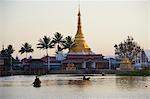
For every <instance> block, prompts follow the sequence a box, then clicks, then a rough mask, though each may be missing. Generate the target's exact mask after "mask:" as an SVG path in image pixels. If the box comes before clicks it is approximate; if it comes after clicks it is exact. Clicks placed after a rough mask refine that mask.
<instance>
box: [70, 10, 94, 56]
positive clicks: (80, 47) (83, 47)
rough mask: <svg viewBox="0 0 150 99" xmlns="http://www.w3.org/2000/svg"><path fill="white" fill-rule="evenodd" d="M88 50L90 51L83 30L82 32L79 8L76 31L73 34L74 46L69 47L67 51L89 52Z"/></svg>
mask: <svg viewBox="0 0 150 99" xmlns="http://www.w3.org/2000/svg"><path fill="white" fill-rule="evenodd" d="M90 52H92V51H91V49H90V48H89V46H88V44H87V43H86V41H85V38H84V35H83V32H82V28H81V13H80V9H79V12H78V25H77V33H76V35H75V46H74V47H72V48H71V49H70V51H69V53H90Z"/></svg>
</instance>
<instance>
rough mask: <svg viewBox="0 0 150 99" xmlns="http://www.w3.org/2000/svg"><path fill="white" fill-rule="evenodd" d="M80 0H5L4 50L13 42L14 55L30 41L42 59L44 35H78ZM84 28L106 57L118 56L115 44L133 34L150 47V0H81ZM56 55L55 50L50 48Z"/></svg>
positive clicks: (0, 30) (0, 33) (0, 19)
mask: <svg viewBox="0 0 150 99" xmlns="http://www.w3.org/2000/svg"><path fill="white" fill-rule="evenodd" d="M78 4H79V1H78V0H77V1H75V0H73V1H52V0H44V1H42V0H27V1H25V0H20V1H19V0H1V1H0V49H2V45H3V44H4V45H5V48H6V47H7V46H8V45H9V44H12V45H13V47H14V49H15V52H14V54H13V56H16V55H17V56H19V57H25V55H20V53H18V51H19V49H20V47H21V45H22V44H23V43H25V42H28V43H30V44H31V45H32V47H33V49H34V52H33V53H32V54H30V55H32V56H33V58H39V57H42V56H44V55H45V50H39V49H37V48H36V44H37V43H38V40H39V39H40V38H43V36H44V35H47V36H50V37H53V34H54V33H55V32H59V33H62V34H63V35H64V37H66V36H68V35H70V36H72V37H74V36H75V34H76V30H77V13H78ZM80 8H81V21H82V30H83V33H84V36H85V39H86V41H87V42H88V45H89V47H90V48H91V49H92V51H93V52H95V53H99V54H103V55H104V56H110V55H114V48H113V46H114V45H115V44H119V43H120V42H121V41H124V40H125V39H126V38H127V36H128V35H129V36H132V37H133V38H134V41H135V42H137V43H138V44H139V45H140V46H141V47H142V48H144V49H146V50H150V44H149V42H150V1H149V0H127V1H125V0H123V1H122V0H107V1H104V0H100V1H90V0H89V1H82V0H81V1H80ZM49 54H51V55H54V49H53V50H49Z"/></svg>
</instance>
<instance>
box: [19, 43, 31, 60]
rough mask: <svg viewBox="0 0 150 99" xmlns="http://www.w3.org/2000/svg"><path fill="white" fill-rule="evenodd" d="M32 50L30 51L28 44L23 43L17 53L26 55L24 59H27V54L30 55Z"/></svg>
mask: <svg viewBox="0 0 150 99" xmlns="http://www.w3.org/2000/svg"><path fill="white" fill-rule="evenodd" d="M33 51H34V50H33V49H32V45H30V44H29V43H27V42H26V43H24V44H22V47H21V49H20V50H19V53H21V54H23V53H26V58H27V53H31V52H33Z"/></svg>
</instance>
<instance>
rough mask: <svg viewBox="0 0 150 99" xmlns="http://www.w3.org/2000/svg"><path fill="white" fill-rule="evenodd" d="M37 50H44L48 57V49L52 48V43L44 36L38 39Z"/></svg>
mask: <svg viewBox="0 0 150 99" xmlns="http://www.w3.org/2000/svg"><path fill="white" fill-rule="evenodd" d="M37 45H38V47H37V48H39V49H46V54H47V56H48V49H50V48H54V43H53V41H52V40H51V38H50V37H47V36H44V37H43V38H42V39H39V43H38V44H37Z"/></svg>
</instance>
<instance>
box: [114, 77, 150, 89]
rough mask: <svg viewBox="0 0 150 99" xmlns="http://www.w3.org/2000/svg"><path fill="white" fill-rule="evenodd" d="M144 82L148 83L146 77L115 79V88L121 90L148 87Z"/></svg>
mask: <svg viewBox="0 0 150 99" xmlns="http://www.w3.org/2000/svg"><path fill="white" fill-rule="evenodd" d="M146 82H148V79H147V78H146V77H133V76H122V77H119V78H116V86H117V87H118V88H122V89H136V88H145V86H149V85H148V83H146Z"/></svg>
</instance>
